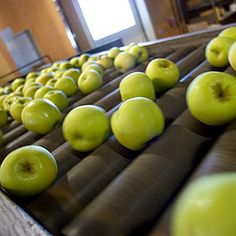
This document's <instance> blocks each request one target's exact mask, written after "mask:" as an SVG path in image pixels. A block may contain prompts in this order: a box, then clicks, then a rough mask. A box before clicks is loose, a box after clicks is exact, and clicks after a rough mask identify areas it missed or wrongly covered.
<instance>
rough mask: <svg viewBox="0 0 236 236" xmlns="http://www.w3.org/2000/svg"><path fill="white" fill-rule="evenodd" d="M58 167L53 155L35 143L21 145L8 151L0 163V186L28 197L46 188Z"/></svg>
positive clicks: (54, 177)
mask: <svg viewBox="0 0 236 236" xmlns="http://www.w3.org/2000/svg"><path fill="white" fill-rule="evenodd" d="M57 173H58V167H57V163H56V160H55V158H54V157H53V155H52V154H51V153H50V152H49V151H48V150H47V149H45V148H43V147H41V146H37V145H28V146H23V147H20V148H18V149H15V150H14V151H12V152H11V153H9V154H8V155H7V156H6V157H5V159H4V160H3V162H2V164H1V171H0V182H1V186H2V187H3V188H4V189H6V191H8V192H9V193H11V194H13V195H16V196H21V197H28V196H33V195H35V194H38V193H40V192H42V191H43V190H45V189H46V188H48V187H49V186H50V185H51V184H52V183H53V182H54V181H55V179H56V177H57Z"/></svg>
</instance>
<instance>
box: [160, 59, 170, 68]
mask: <svg viewBox="0 0 236 236" xmlns="http://www.w3.org/2000/svg"><path fill="white" fill-rule="evenodd" d="M159 64H160V66H161V67H163V68H168V67H169V66H170V64H171V63H170V62H169V61H167V60H160V61H159Z"/></svg>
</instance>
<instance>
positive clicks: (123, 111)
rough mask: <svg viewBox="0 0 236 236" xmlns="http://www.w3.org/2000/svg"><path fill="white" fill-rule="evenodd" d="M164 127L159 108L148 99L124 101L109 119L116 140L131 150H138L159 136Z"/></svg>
mask: <svg viewBox="0 0 236 236" xmlns="http://www.w3.org/2000/svg"><path fill="white" fill-rule="evenodd" d="M164 126H165V119H164V115H163V113H162V111H161V109H160V108H159V106H158V105H157V104H156V103H155V102H153V101H152V100H151V99H149V98H144V97H135V98H130V99H128V100H126V101H125V102H124V103H122V104H121V106H120V107H119V109H118V110H117V111H116V112H114V113H113V115H112V117H111V128H112V131H113V134H114V135H115V137H116V139H117V140H118V141H119V142H120V143H121V144H122V145H123V146H125V147H127V148H129V149H131V150H139V149H141V148H143V147H144V146H145V144H146V143H147V142H148V141H150V140H151V139H153V138H154V137H156V136H158V135H160V134H161V133H162V132H163V130H164Z"/></svg>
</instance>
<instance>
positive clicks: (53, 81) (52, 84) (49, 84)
mask: <svg viewBox="0 0 236 236" xmlns="http://www.w3.org/2000/svg"><path fill="white" fill-rule="evenodd" d="M58 79H59V78H56V77H55V78H53V79H50V80H48V82H47V83H46V86H50V87H54V86H55V83H56V82H57V80H58Z"/></svg>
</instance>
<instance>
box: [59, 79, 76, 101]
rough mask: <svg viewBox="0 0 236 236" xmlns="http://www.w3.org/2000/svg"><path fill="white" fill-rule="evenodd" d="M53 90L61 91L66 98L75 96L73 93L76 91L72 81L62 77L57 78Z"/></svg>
mask: <svg viewBox="0 0 236 236" xmlns="http://www.w3.org/2000/svg"><path fill="white" fill-rule="evenodd" d="M54 88H55V89H59V90H61V91H63V92H64V93H65V94H66V96H68V97H70V96H72V95H73V94H75V92H76V91H77V90H78V87H77V84H76V83H75V81H74V79H72V78H71V77H69V76H63V77H61V78H59V79H58V80H57V82H56V83H55V85H54Z"/></svg>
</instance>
